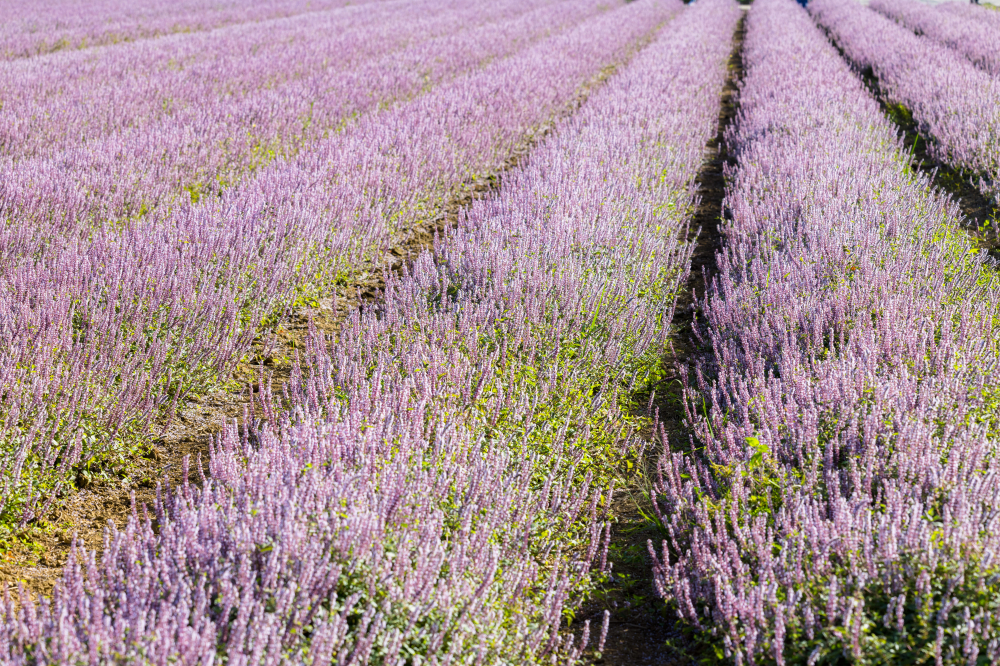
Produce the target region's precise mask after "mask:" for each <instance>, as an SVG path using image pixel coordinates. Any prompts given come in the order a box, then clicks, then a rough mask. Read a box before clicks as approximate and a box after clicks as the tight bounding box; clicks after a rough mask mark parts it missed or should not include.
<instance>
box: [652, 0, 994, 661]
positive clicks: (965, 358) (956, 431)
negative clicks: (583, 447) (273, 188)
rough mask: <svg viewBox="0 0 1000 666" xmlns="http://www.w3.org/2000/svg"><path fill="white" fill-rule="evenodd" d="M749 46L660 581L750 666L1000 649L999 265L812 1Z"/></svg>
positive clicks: (768, 18)
mask: <svg viewBox="0 0 1000 666" xmlns="http://www.w3.org/2000/svg"><path fill="white" fill-rule="evenodd" d="M814 2H816V3H817V4H820V3H822V4H821V15H822V16H826V10H827V8H828V7H829V6H830V4H831V3H830V2H828V0H814ZM744 49H745V50H744V63H745V68H746V69H745V71H746V75H745V80H744V82H743V84H742V87H741V95H740V110H739V112H738V115H737V119H736V122H735V124H734V126H733V127H732V128H731V129H730V130H729V132H728V137H727V141H728V146H729V149H730V153H731V154H732V155H734V156H735V158H736V164H735V166H734V167H733V168H732V169H730V170H729V172H728V185H727V194H726V198H725V202H724V205H725V209H726V211H727V218H728V219H727V220H726V221H725V222H724V223H723V232H724V243H723V244H724V247H723V249H722V250H721V251H720V252H719V253H718V255H717V261H718V273H717V274H716V276H715V277H714V278H713V279H712V280H711V283H710V286H709V289H708V293H707V294H706V296H705V298H704V299H703V300H701V301H700V303H699V305H700V316H699V319H701V322H702V323H701V326H700V328H698V329H697V330H698V331H699V334H700V336H701V339H702V341H703V343H704V345H705V347H706V349H707V350H708V352H707V354H706V356H705V357H704V359H703V360H702V361H701V362H699V363H698V365H697V366H696V368H695V369H694V371H693V372H692V373H690V374H689V375H688V376H687V379H686V384H687V387H686V396H687V399H686V403H685V404H686V408H687V421H688V423H689V425H690V427H691V428H692V431H693V435H692V440H691V442H690V443H687V442H672V443H671V444H672V445H673V448H671V449H669V450H668V452H667V453H665V454H664V455H663V456H662V458H661V459H660V462H659V478H658V480H657V482H656V484H655V491H656V492H655V502H656V507H657V512H658V515H659V518H660V520H661V523H662V529H663V540H662V542H660V543H656V544H654V543H652V542H650V544H649V547H650V553H651V555H652V556H653V558H654V560H655V566H654V578H655V582H656V585H657V587H658V590H659V592H660V593H661V594H662V595H663V596H664V597H665V598H667V599H669V600H671V601H672V603H674V604H676V607H677V609H678V611H679V613H680V614H681V616H682V617H683V618H684V619H685V620H686V621H687V622H688V623H690V624H691V625H693V628H694V630H695V631H697V632H701V633H700V635H701V636H703V637H706V639H707V640H708V641H710V642H711V643H712V644H713V645H714V646H715V647H716V648H717V649H718V650H720V651H721V652H723V653H724V656H725V658H726V660H727V661H731V662H732V663H735V664H760V663H776V664H785V663H789V664H791V663H794V664H810V665H812V664H820V663H847V662H850V663H864V664H899V663H937V664H996V663H1000V617H998V616H997V609H996V599H997V595H998V594H1000V583H998V580H1000V529H998V527H1000V523H998V521H1000V510H998V506H1000V463H998V457H997V451H998V444H1000V392H998V390H997V387H998V386H1000V278H998V276H997V273H996V271H995V270H993V269H991V268H990V266H989V258H988V257H987V256H986V255H984V254H982V253H980V252H978V251H977V250H975V249H974V245H973V244H972V242H971V241H970V240H969V239H968V237H967V236H965V235H964V234H963V232H961V231H959V230H958V223H959V217H960V214H959V211H958V209H957V206H956V205H955V204H954V203H953V202H952V201H951V200H950V199H948V198H947V197H946V196H945V195H943V194H941V193H940V192H938V191H937V190H935V189H934V188H933V187H932V184H931V182H930V181H929V180H928V178H927V177H926V176H925V175H922V174H920V173H919V172H917V171H914V170H912V169H911V167H910V163H909V158H908V155H907V153H906V150H905V148H904V146H903V145H902V143H901V140H900V139H899V137H898V135H897V131H896V129H895V126H894V125H893V123H891V122H890V121H889V120H888V119H887V118H886V117H885V116H884V115H883V114H882V113H881V111H880V106H879V104H878V102H877V101H876V100H875V99H873V98H872V97H871V96H870V94H869V93H868V92H867V90H866V87H865V85H864V83H863V82H862V81H861V80H860V79H859V78H858V77H857V76H855V75H854V74H853V73H852V71H851V70H850V68H849V67H848V65H847V64H846V63H845V62H844V61H843V60H842V59H841V58H840V56H839V55H838V53H837V51H836V50H835V49H834V47H833V46H832V45H831V44H830V43H829V42H828V40H827V38H826V36H825V35H824V34H823V33H822V32H821V31H820V30H819V29H817V28H816V26H815V25H813V23H812V22H811V21H810V20H809V17H808V15H807V14H806V12H804V11H803V10H802V9H801V8H799V7H798V6H797V5H796V4H795V3H793V2H791V1H790V0H757V1H756V2H754V4H753V9H752V11H751V12H750V13H749V16H748V32H747V35H746V40H745V43H744Z"/></svg>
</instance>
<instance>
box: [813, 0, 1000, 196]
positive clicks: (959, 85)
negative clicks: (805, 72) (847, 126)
mask: <svg viewBox="0 0 1000 666" xmlns="http://www.w3.org/2000/svg"><path fill="white" fill-rule="evenodd" d="M809 11H810V13H811V14H812V15H813V17H814V18H815V19H816V21H817V22H818V23H819V24H820V25H821V26H823V27H824V28H825V29H826V30H827V31H828V32H829V33H830V34H831V36H832V37H833V39H834V40H835V41H836V43H837V45H838V46H839V47H840V48H841V49H842V50H843V52H844V54H845V55H846V56H847V58H849V59H850V60H851V61H852V62H853V63H854V65H856V66H857V67H859V68H861V69H868V70H870V71H871V72H872V73H873V74H874V75H875V76H876V77H877V78H878V83H879V88H880V91H881V93H882V95H884V96H885V97H886V98H887V100H888V101H889V102H891V103H893V104H899V105H902V106H904V107H905V108H906V109H908V110H909V112H910V113H912V114H913V119H914V121H916V123H917V127H918V129H919V131H920V133H921V134H922V135H924V136H925V137H926V138H927V139H928V145H929V152H930V154H931V155H932V156H933V157H934V158H935V159H938V160H940V161H941V162H943V163H945V164H949V165H951V166H954V167H955V168H957V169H959V170H961V171H965V172H967V173H968V174H969V175H970V177H972V178H973V179H974V182H975V183H976V184H977V185H978V187H979V188H980V189H981V190H982V192H983V194H984V195H986V196H987V197H992V198H993V199H994V200H996V201H1000V78H998V77H997V76H993V75H990V74H989V73H987V72H985V71H983V70H981V69H979V68H978V67H976V66H975V65H973V64H972V62H971V61H969V60H967V59H966V58H964V57H962V56H961V55H959V54H958V53H957V52H955V51H953V50H952V49H950V48H948V47H947V46H944V45H942V44H940V43H938V42H937V41H935V40H933V39H930V38H928V37H918V36H917V35H915V34H913V33H912V32H911V31H910V30H908V29H906V28H904V27H902V26H900V25H898V24H897V23H895V22H894V21H892V20H890V19H888V18H886V17H884V16H882V15H880V14H878V13H877V12H875V11H873V10H871V9H868V8H867V7H864V6H861V5H859V4H858V3H856V2H853V1H852V0H815V1H814V2H810V3H809ZM994 30H996V28H994ZM995 43H996V40H994V44H995ZM983 46H984V48H986V47H987V46H988V45H985V44H984V45H983Z"/></svg>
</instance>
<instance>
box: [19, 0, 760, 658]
mask: <svg viewBox="0 0 1000 666" xmlns="http://www.w3.org/2000/svg"><path fill="white" fill-rule="evenodd" d="M739 14H740V12H739V9H738V8H737V6H736V5H735V4H734V3H731V2H729V1H728V0H699V2H698V3H697V4H696V5H695V6H694V7H693V8H691V9H688V10H686V11H685V12H684V13H683V14H681V16H680V17H679V18H677V19H676V20H674V21H673V22H671V23H670V24H668V25H667V27H666V28H665V29H664V34H663V35H662V36H661V37H659V39H658V40H656V41H655V42H654V43H653V44H652V45H651V46H649V47H648V48H646V49H645V50H644V51H643V52H641V53H640V54H639V55H638V56H637V57H636V58H635V59H634V61H633V62H632V63H631V64H630V65H629V66H628V67H627V68H626V69H624V70H623V71H622V72H620V73H618V74H615V75H614V76H613V77H612V78H611V79H610V80H609V81H608V82H607V83H606V84H605V85H604V86H603V87H601V88H600V89H599V90H597V91H596V92H595V93H594V94H593V95H592V96H591V97H590V99H589V100H588V102H587V103H586V104H585V105H584V106H583V107H582V108H581V109H580V110H579V112H578V113H577V114H575V115H574V116H573V117H571V118H569V119H567V120H565V121H563V122H561V123H560V125H559V126H558V127H557V128H556V130H555V132H554V134H553V136H552V137H551V138H550V139H548V140H546V141H545V142H544V143H543V144H542V145H541V146H539V147H538V148H537V149H536V150H535V151H534V152H533V153H532V154H531V157H530V159H529V162H528V163H527V164H526V165H525V166H523V167H521V168H518V169H516V170H514V171H512V172H510V173H509V174H508V175H507V176H506V177H505V179H504V184H503V187H502V188H501V190H500V192H499V193H498V195H497V196H496V197H495V198H491V199H488V200H484V201H481V202H478V203H476V204H474V205H473V206H472V207H471V208H470V209H467V210H466V211H465V213H464V215H463V216H462V219H461V221H460V224H459V226H458V228H457V229H455V230H454V231H452V232H451V233H449V234H448V235H447V236H446V238H444V239H443V240H440V241H439V242H438V243H436V245H435V247H434V250H433V252H427V253H425V254H424V255H423V256H421V257H420V258H419V260H418V261H417V262H416V263H415V264H414V265H413V266H412V267H411V269H410V270H409V271H407V272H406V273H405V274H404V275H402V276H398V277H394V276H390V277H389V278H388V284H387V289H386V296H385V302H384V303H383V304H382V305H380V306H379V308H378V309H377V310H374V309H369V310H366V311H364V312H356V313H355V314H354V315H353V316H352V318H351V320H350V321H349V323H348V324H347V328H346V329H345V330H344V331H343V333H342V335H341V336H340V338H339V340H324V339H323V338H322V337H320V336H315V337H314V339H313V344H312V347H311V348H310V349H309V350H308V355H307V356H308V363H307V367H306V370H305V371H304V372H303V373H302V374H297V375H296V376H294V377H293V379H292V382H291V389H290V390H289V393H288V395H287V396H286V398H287V399H288V400H290V401H291V402H292V404H293V405H294V408H293V409H292V411H291V412H288V413H279V414H276V413H275V412H273V411H272V407H271V404H272V401H271V400H270V396H269V395H268V392H267V390H266V389H265V391H264V397H263V398H262V400H261V402H260V403H258V408H259V409H260V410H261V412H260V413H258V414H257V415H256V416H257V417H258V418H255V419H253V421H254V422H262V423H263V425H262V426H260V427H259V428H258V429H257V430H254V431H252V432H250V433H244V435H243V436H242V437H241V436H240V435H239V434H238V433H237V432H236V430H235V429H229V430H227V431H225V432H224V433H223V435H222V436H221V438H220V440H219V441H218V444H217V446H215V447H214V448H213V450H212V452H211V462H210V472H211V475H210V478H209V479H206V480H205V481H204V482H203V486H202V487H201V488H195V487H191V486H184V487H182V488H179V489H176V490H175V491H173V492H170V491H168V492H167V493H166V495H165V496H164V498H163V501H162V502H160V503H159V504H158V506H157V507H156V514H157V515H156V529H155V531H154V527H153V523H151V522H150V520H149V519H148V518H145V517H142V516H138V515H137V516H134V517H133V519H132V521H131V522H130V524H129V525H128V527H127V528H126V529H125V530H124V531H123V532H117V531H116V530H114V529H112V530H111V531H110V533H109V536H108V542H107V548H106V550H105V553H104V555H103V557H102V560H101V562H100V563H97V562H96V561H95V560H94V557H93V555H92V554H86V553H80V554H78V555H77V556H76V557H79V558H81V559H75V560H74V561H73V562H72V563H71V564H70V565H69V566H68V567H67V569H66V573H65V578H64V581H63V583H62V585H61V586H59V587H58V588H57V590H56V592H55V594H54V595H53V598H52V600H51V601H46V602H41V603H40V604H37V605H36V604H33V603H31V602H27V603H25V604H24V605H23V606H22V607H21V608H15V607H14V606H13V605H11V604H9V603H8V604H7V605H6V606H5V607H4V612H3V621H2V623H0V636H2V638H0V648H2V652H0V658H2V659H3V660H4V661H5V663H11V664H22V663H25V664H26V663H36V664H47V663H60V664H68V663H81V664H83V663H90V664H103V663H109V662H116V663H117V662H122V663H124V662H130V661H132V660H141V661H143V662H149V663H168V662H169V663H181V664H210V663H214V662H215V661H217V660H218V659H220V658H222V659H225V661H226V663H233V664H258V663H266V664H278V663H316V664H318V663H331V662H335V663H338V664H358V663H377V664H403V663H413V664H417V663H439V664H446V663H481V664H525V663H536V662H538V661H541V660H544V661H550V660H551V661H552V662H553V663H555V662H557V661H560V660H561V661H563V662H566V663H572V662H575V661H576V659H577V657H578V656H579V654H580V650H581V649H582V647H583V645H584V644H585V643H586V642H587V636H588V631H586V630H585V631H584V635H583V636H580V637H577V638H573V637H571V636H570V637H567V636H565V635H564V634H563V632H562V621H563V618H564V611H565V610H566V609H568V608H571V607H572V606H573V605H575V603H577V602H578V600H579V595H581V594H584V593H586V592H587V590H588V589H589V586H590V585H592V584H593V581H594V579H595V576H596V575H599V574H600V573H601V571H602V570H604V569H605V565H606V561H605V555H606V549H607V543H608V542H607V540H608V538H609V536H610V527H609V526H608V525H606V524H604V523H603V522H602V519H603V515H604V513H605V511H606V509H607V507H608V504H609V502H610V499H611V498H610V491H609V488H608V485H607V482H608V479H607V477H606V476H603V475H602V470H605V469H606V467H607V465H608V461H616V460H619V459H620V457H621V456H622V453H623V451H625V450H626V449H627V448H628V447H629V446H630V444H631V442H630V438H631V437H632V436H633V435H634V432H635V428H636V424H635V423H634V421H633V420H632V418H631V417H630V416H629V413H628V411H627V410H625V409H624V408H625V407H627V406H628V404H629V400H630V395H631V391H632V389H633V388H634V387H635V384H636V383H637V382H641V381H642V380H643V377H644V376H645V375H646V374H647V373H649V372H650V371H651V370H653V369H654V368H655V367H656V366H657V365H658V364H659V362H660V358H661V355H662V353H663V350H664V346H665V344H666V337H667V334H668V331H669V326H670V320H671V315H672V312H673V304H674V300H675V296H676V294H677V292H678V289H679V287H680V285H681V284H682V283H683V281H684V279H685V277H686V274H687V266H688V264H689V258H690V249H691V248H690V245H689V244H687V243H685V242H683V241H682V240H680V239H681V238H683V237H684V235H685V234H686V222H687V220H688V219H689V215H690V210H691V207H692V203H693V197H694V194H695V191H694V185H693V183H694V179H695V176H696V174H697V172H698V170H699V168H700V165H701V162H702V160H703V149H704V145H705V143H706V142H707V140H708V138H709V137H711V136H712V135H713V134H714V132H715V127H716V119H717V117H718V113H719V93H720V91H721V88H722V84H723V82H724V80H725V78H726V73H727V72H726V65H727V60H728V55H729V51H730V40H731V36H732V33H733V29H734V27H735V24H736V21H737V19H738V17H739ZM594 27H596V26H591V28H592V29H593V28H594ZM589 34H590V36H591V38H592V39H591V40H590V41H596V40H595V39H593V38H595V37H598V36H599V35H597V34H595V33H594V32H591V33H589ZM604 38H606V36H605V37H604ZM563 66H564V67H565V64H564V65H563ZM265 385H266V382H265ZM258 419H259V420H258ZM599 461H603V462H602V463H601V464H595V463H598V462H599ZM602 552H603V554H602ZM595 565H597V566H596V567H595ZM22 599H23V595H22ZM606 630H607V624H605V626H604V631H606ZM601 641H602V642H603V636H602V639H601Z"/></svg>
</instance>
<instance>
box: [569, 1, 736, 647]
mask: <svg viewBox="0 0 1000 666" xmlns="http://www.w3.org/2000/svg"><path fill="white" fill-rule="evenodd" d="M748 8H749V7H748V6H744V9H748ZM745 24H746V16H745V15H744V16H743V17H742V18H741V19H740V22H739V24H738V25H737V28H736V33H735V35H734V36H733V51H732V54H731V55H730V59H729V78H728V80H727V81H726V85H725V87H724V88H723V92H722V109H721V111H720V114H719V125H718V130H717V132H716V135H715V137H714V138H713V139H712V140H711V141H710V142H709V143H708V145H707V146H706V151H705V152H706V161H705V164H704V166H703V167H702V170H701V173H700V174H699V175H698V179H697V182H698V193H699V196H700V197H701V199H700V202H699V205H698V208H697V210H696V211H695V215H694V219H693V222H692V224H691V226H690V229H691V231H690V237H689V240H691V241H694V242H695V249H694V254H693V256H692V265H691V275H690V277H689V279H688V282H687V285H686V287H685V290H684V292H683V294H682V295H681V297H680V298H679V299H678V302H677V311H676V314H675V316H674V322H673V323H674V326H675V328H676V330H677V333H676V335H675V336H674V341H673V353H672V354H671V355H670V357H668V358H665V359H664V365H665V369H666V372H665V374H664V377H663V379H662V380H661V381H660V382H659V383H658V384H657V385H656V386H654V387H652V388H653V402H652V404H653V405H654V408H655V410H656V415H657V416H658V420H659V422H660V424H661V425H662V427H663V429H664V432H665V433H666V435H667V438H668V440H669V442H670V443H671V445H673V446H678V445H679V446H684V445H686V443H687V441H688V437H689V431H688V429H687V428H686V427H685V425H684V407H683V403H682V394H681V382H680V376H681V374H680V369H681V368H682V367H685V366H687V367H691V366H692V365H693V364H694V363H696V361H697V359H698V358H699V357H700V356H703V355H705V354H709V353H710V350H709V349H707V348H704V347H703V346H701V345H700V343H698V342H697V339H696V337H695V328H696V326H697V325H698V320H697V310H696V306H695V296H696V295H697V296H698V297H700V296H702V295H703V294H704V293H705V285H706V281H707V280H708V279H710V278H711V276H712V275H713V273H714V272H715V255H716V252H717V251H718V250H719V249H720V248H721V235H720V233H719V222H720V220H721V219H722V218H723V214H724V211H723V209H722V200H723V197H724V196H725V185H726V183H725V176H724V174H723V166H724V165H725V164H726V163H727V162H729V161H730V156H729V154H728V153H727V152H726V147H725V142H724V140H723V137H724V135H725V131H726V128H727V127H728V126H729V125H730V123H732V122H733V120H734V118H735V116H736V112H737V109H738V99H737V95H738V90H737V85H738V82H739V81H740V80H741V79H742V78H743V58H742V50H743V38H744V35H745V31H746V27H745ZM699 230H700V232H699ZM649 398H650V396H649V395H646V396H638V399H637V403H639V404H649ZM648 435H652V433H648ZM650 439H652V437H650ZM657 455H658V451H652V452H651V453H650V454H649V455H648V456H647V462H648V463H652V462H654V461H655V457H656V456H657ZM647 497H648V496H647V495H646V492H645V488H644V487H643V483H642V482H641V481H638V482H636V483H635V484H633V486H632V487H630V488H628V489H626V491H625V492H619V495H618V499H617V500H616V505H615V513H616V515H617V524H616V525H615V527H614V529H613V532H612V535H613V536H612V543H611V548H610V549H609V555H608V558H609V560H610V561H611V562H612V563H613V566H612V580H611V581H609V582H608V584H606V585H605V586H604V588H603V589H602V590H600V591H599V593H598V594H596V595H595V596H594V599H593V600H592V601H591V602H589V603H588V604H587V605H585V607H584V609H583V611H582V612H581V613H580V614H579V617H578V618H577V622H580V623H582V621H583V620H588V619H589V620H590V623H591V627H592V631H594V629H593V628H596V630H597V631H598V632H599V630H600V626H601V622H602V616H603V613H604V610H605V609H607V610H608V611H610V613H611V622H610V630H609V633H608V639H607V643H606V644H605V648H604V651H603V653H602V654H601V656H600V658H596V655H595V654H594V653H593V651H591V653H590V658H591V660H592V662H593V663H598V664H607V665H609V666H646V665H649V666H668V665H675V664H676V665H681V664H691V663H696V659H697V656H698V655H694V654H690V653H689V652H687V651H685V646H686V642H687V641H686V639H685V636H684V634H683V632H682V631H681V628H680V626H679V625H678V623H677V618H676V615H675V614H674V613H673V612H672V611H671V610H669V609H668V608H667V606H666V605H665V604H664V603H663V601H662V600H660V598H659V597H658V596H657V594H656V590H655V589H654V588H653V580H652V568H651V563H650V560H649V554H648V550H647V546H646V543H647V540H652V541H653V543H654V544H655V543H659V541H660V539H661V538H662V537H661V535H660V534H659V533H658V531H657V529H656V527H655V526H654V525H653V524H652V523H651V522H650V521H649V520H647V519H646V518H645V517H644V516H643V513H644V512H645V513H646V514H647V515H649V514H650V513H651V507H650V503H649V500H648V499H647Z"/></svg>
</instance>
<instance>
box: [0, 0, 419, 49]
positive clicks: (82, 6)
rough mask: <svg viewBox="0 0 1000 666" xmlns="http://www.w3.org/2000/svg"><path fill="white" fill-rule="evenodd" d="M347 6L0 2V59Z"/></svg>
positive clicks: (288, 1)
mask: <svg viewBox="0 0 1000 666" xmlns="http://www.w3.org/2000/svg"><path fill="white" fill-rule="evenodd" d="M366 1H368V0H362V2H366ZM349 4H350V5H354V4H359V3H357V2H355V1H354V0H351V1H347V0H249V1H248V2H247V1H244V2H238V1H236V0H221V1H220V0H173V1H169V0H138V1H137V0H100V1H98V2H88V1H84V0H55V1H52V0H3V2H0V59H4V60H11V59H16V58H25V57H30V56H34V55H39V54H43V53H50V52H52V51H59V50H70V49H82V48H85V47H88V46H97V45H101V44H116V43H118V42H126V41H134V40H137V39H146V38H149V37H155V36H158V35H168V34H171V33H186V32H195V31H202V30H211V29H213V28H219V27H222V26H225V25H231V24H235V23H249V22H257V21H265V20H269V19H275V18H280V17H284V16H294V15H296V14H305V13H315V12H320V11H323V10H327V9H334V8H338V7H343V6H346V5H349ZM385 4H391V5H397V6H398V5H401V4H402V3H399V2H391V3H385Z"/></svg>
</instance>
